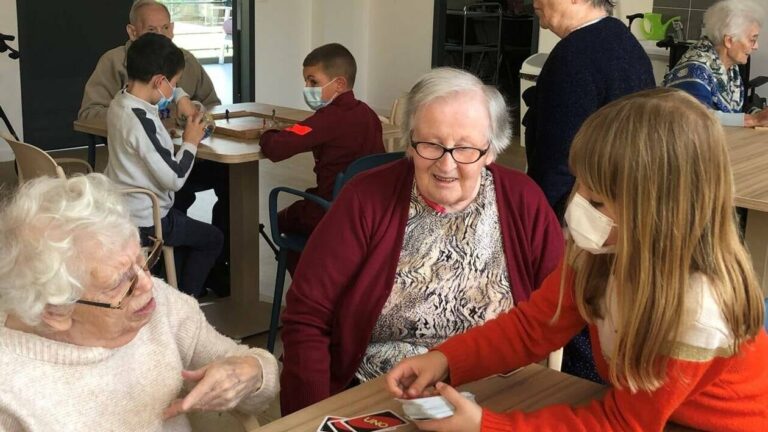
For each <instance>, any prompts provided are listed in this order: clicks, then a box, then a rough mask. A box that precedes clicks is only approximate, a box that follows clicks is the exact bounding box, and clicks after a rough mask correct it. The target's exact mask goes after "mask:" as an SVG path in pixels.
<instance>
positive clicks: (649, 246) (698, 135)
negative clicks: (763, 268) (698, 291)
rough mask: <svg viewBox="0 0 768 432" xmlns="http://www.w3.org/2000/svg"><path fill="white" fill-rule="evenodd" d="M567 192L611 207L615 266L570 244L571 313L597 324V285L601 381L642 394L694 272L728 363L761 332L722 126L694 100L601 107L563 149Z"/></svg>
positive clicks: (659, 369) (656, 99) (641, 97)
mask: <svg viewBox="0 0 768 432" xmlns="http://www.w3.org/2000/svg"><path fill="white" fill-rule="evenodd" d="M570 166H571V170H572V172H573V173H574V175H575V176H576V177H577V179H578V182H579V183H581V184H583V185H584V186H585V187H587V188H588V189H590V190H592V191H594V192H595V193H597V194H599V195H601V196H603V197H605V198H606V199H607V200H609V201H610V202H612V203H613V204H614V206H615V209H616V221H615V223H616V224H617V227H616V229H618V234H619V235H618V241H617V244H616V253H615V255H591V254H589V253H586V252H583V251H581V250H580V249H579V248H578V247H577V246H576V245H575V244H573V242H570V241H569V244H568V248H567V256H568V261H569V264H570V265H571V266H573V268H574V270H575V273H576V275H575V279H574V289H575V293H576V302H577V305H578V307H579V311H580V312H581V314H582V315H583V316H584V317H586V318H587V320H589V321H593V320H595V319H597V318H602V317H603V313H604V311H603V310H601V307H600V301H601V300H602V299H603V298H604V297H605V294H606V286H607V283H608V279H609V278H612V279H613V281H612V283H613V284H615V285H614V286H615V291H616V306H617V308H616V311H615V312H616V316H618V317H620V320H619V322H616V323H615V324H616V326H617V330H618V333H617V334H616V343H615V345H614V348H613V352H611V353H608V354H609V355H610V358H609V359H608V361H609V364H610V366H611V367H610V370H611V375H610V379H611V382H612V383H613V384H614V385H616V386H619V387H621V386H624V385H626V386H627V387H629V389H630V390H632V391H636V390H653V389H656V388H658V387H659V386H660V385H661V384H662V382H663V381H664V376H665V371H666V364H665V362H663V361H660V359H662V358H663V357H664V356H673V355H674V354H675V352H674V350H673V348H672V344H671V343H672V342H674V341H675V340H676V337H677V335H678V330H679V329H680V328H681V317H683V311H684V306H685V304H684V303H685V292H686V289H687V288H688V286H689V280H690V278H691V275H692V274H693V273H701V274H702V275H704V276H705V277H706V278H708V280H709V282H710V284H711V285H712V292H713V295H714V297H715V300H716V301H717V304H718V305H719V307H720V310H721V311H722V314H723V316H724V319H725V321H726V323H727V324H728V326H729V327H730V329H731V331H732V333H733V346H732V347H729V348H730V350H729V353H736V352H737V351H738V347H739V346H740V345H741V344H742V343H743V342H745V341H747V340H749V339H751V338H753V337H754V336H755V335H756V334H757V332H758V331H759V330H760V329H761V328H762V326H763V298H762V293H761V291H760V288H759V286H758V284H757V281H756V277H755V275H754V271H753V269H752V265H751V261H750V257H749V255H748V253H747V251H746V250H745V249H744V247H743V245H742V243H741V240H740V238H739V234H738V231H737V229H736V216H735V213H734V202H733V195H734V186H733V179H732V175H731V170H730V161H729V158H728V152H727V148H726V144H725V135H724V132H723V129H722V127H721V126H720V124H719V123H718V121H717V120H716V119H715V118H714V116H713V115H712V114H711V113H710V112H708V110H707V109H706V108H705V107H704V106H703V105H702V104H701V103H699V102H698V101H696V100H695V99H693V98H692V97H690V96H688V95H687V94H685V93H683V92H681V91H679V90H674V89H664V88H662V89H653V90H648V91H644V92H641V93H637V94H634V95H631V96H627V97H624V98H622V99H619V100H617V101H614V102H613V103H611V104H609V105H607V106H605V107H603V108H602V109H600V110H599V111H597V112H596V113H595V114H593V115H592V116H591V117H590V118H589V119H587V121H586V122H585V123H584V125H583V126H582V128H581V129H580V130H579V132H578V133H577V135H576V137H575V138H574V140H573V144H572V146H571V153H570Z"/></svg>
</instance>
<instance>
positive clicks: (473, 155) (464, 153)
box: [411, 137, 491, 164]
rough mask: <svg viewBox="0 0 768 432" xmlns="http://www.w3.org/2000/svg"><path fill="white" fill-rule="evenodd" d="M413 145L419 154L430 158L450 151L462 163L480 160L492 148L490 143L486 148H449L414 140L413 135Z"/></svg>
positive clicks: (454, 158) (436, 157) (435, 157)
mask: <svg viewBox="0 0 768 432" xmlns="http://www.w3.org/2000/svg"><path fill="white" fill-rule="evenodd" d="M411 147H413V148H414V150H416V153H417V154H418V155H419V156H421V157H423V158H424V159H428V160H438V159H440V158H442V157H443V155H444V154H446V153H450V154H451V157H452V158H453V160H454V161H456V163H460V164H471V163H475V162H477V161H479V160H480V158H481V157H483V156H484V155H485V154H486V153H488V149H490V148H491V146H490V145H489V146H488V147H486V148H485V150H480V149H479V148H474V147H454V148H447V147H444V146H442V145H440V144H436V143H431V142H427V141H414V140H413V137H411Z"/></svg>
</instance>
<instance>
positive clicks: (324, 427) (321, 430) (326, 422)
mask: <svg viewBox="0 0 768 432" xmlns="http://www.w3.org/2000/svg"><path fill="white" fill-rule="evenodd" d="M346 419H347V418H346V417H338V416H325V418H324V419H323V422H322V423H320V426H319V427H318V428H317V431H316V432H336V431H335V430H334V429H332V428H331V425H330V423H331V422H332V421H334V420H346Z"/></svg>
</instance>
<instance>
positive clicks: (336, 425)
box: [328, 420, 355, 432]
mask: <svg viewBox="0 0 768 432" xmlns="http://www.w3.org/2000/svg"><path fill="white" fill-rule="evenodd" d="M343 422H344V420H331V421H329V422H328V426H329V427H330V428H331V430H332V431H333V432H355V430H354V429H352V428H351V427H349V426H347V425H345V424H344V423H343Z"/></svg>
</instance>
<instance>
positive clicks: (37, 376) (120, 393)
mask: <svg viewBox="0 0 768 432" xmlns="http://www.w3.org/2000/svg"><path fill="white" fill-rule="evenodd" d="M154 282H155V284H154V294H155V300H156V302H157V309H156V310H155V312H154V314H153V316H152V318H151V320H150V321H149V322H148V323H147V324H146V325H145V326H144V327H143V328H142V329H141V330H140V331H139V333H138V334H137V335H136V338H135V339H134V340H132V341H131V342H130V343H128V344H127V345H125V346H122V347H120V348H116V349H106V348H92V347H83V346H78V345H72V344H67V343H62V342H56V341H53V340H50V339H46V338H43V337H40V336H36V335H33V334H31V333H26V332H20V331H16V330H11V329H9V328H7V327H5V321H6V316H5V315H3V314H0V323H2V324H1V325H0V371H2V375H1V376H2V379H0V431H14V432H15V431H42V432H54V431H67V432H76V431H87V432H96V431H100V432H101V431H121V432H131V431H136V432H147V431H174V432H175V431H189V430H190V426H189V422H188V420H187V418H186V416H184V415H181V416H178V417H176V418H173V419H170V420H168V421H165V422H164V421H163V420H162V413H163V410H164V409H165V408H166V407H167V406H168V405H169V403H170V402H171V401H173V400H174V399H175V398H177V397H179V395H180V394H184V392H185V391H187V390H189V389H188V388H184V389H183V388H182V387H183V386H184V385H185V384H184V381H183V379H182V377H181V371H182V369H190V370H193V369H197V368H199V367H201V366H204V365H206V364H208V363H210V362H211V361H213V360H215V359H218V358H222V357H226V356H232V355H244V354H245V355H253V356H254V357H256V358H257V359H258V360H259V362H260V363H261V365H262V369H263V384H262V386H261V388H260V389H259V390H258V391H256V392H254V393H253V394H251V395H249V396H247V397H246V398H245V399H243V400H242V401H241V403H240V405H239V406H238V409H239V410H241V411H244V412H248V413H255V412H258V411H261V410H263V409H264V408H266V405H267V404H268V403H269V402H270V401H271V400H272V399H273V398H274V397H275V395H276V393H277V391H278V386H279V383H278V368H277V361H276V360H275V358H274V357H273V356H272V355H271V354H270V353H268V352H267V351H264V350H262V349H257V348H254V349H249V348H248V347H246V346H243V345H237V344H236V343H235V342H234V341H232V340H231V339H229V338H227V337H225V336H222V335H221V334H219V333H218V332H217V331H216V330H215V329H214V328H213V327H211V325H210V324H208V322H207V321H206V319H205V316H204V315H203V313H202V311H201V310H200V307H199V306H198V304H197V301H195V300H194V299H193V298H192V297H189V296H187V295H185V294H182V293H180V292H178V291H176V290H175V289H173V288H171V287H170V286H168V285H167V284H166V283H165V282H163V281H161V280H159V279H154Z"/></svg>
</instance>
